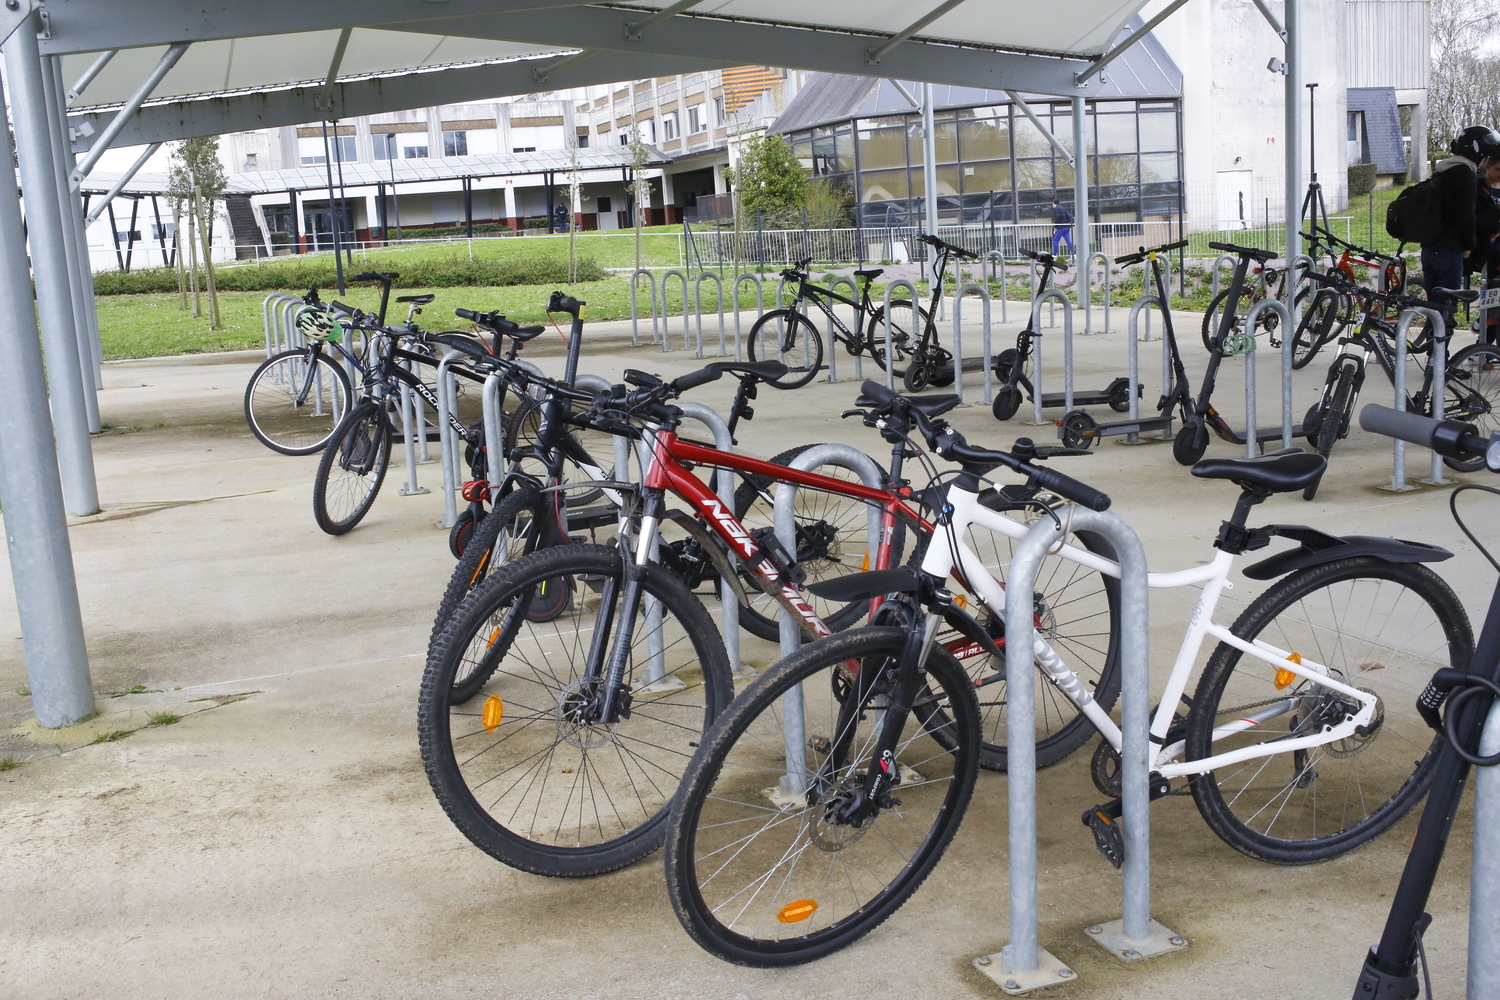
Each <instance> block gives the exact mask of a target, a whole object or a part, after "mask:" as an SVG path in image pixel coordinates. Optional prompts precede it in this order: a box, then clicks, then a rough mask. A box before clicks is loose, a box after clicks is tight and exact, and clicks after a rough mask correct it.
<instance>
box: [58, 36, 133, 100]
mask: <svg viewBox="0 0 1500 1000" xmlns="http://www.w3.org/2000/svg"><path fill="white" fill-rule="evenodd" d="M119 51H120V50H119V49H108V50H106V51H104V52H101V53H99V58H98V59H95V60H94V61H93V63H91V64H90V65H89V68H88V69H86V70H84V71H83V75H82V76H80V77H79V78H78V82H77V83H75V84H73V86H71V87H69V88H68V93H67V95H66V98H65V99H66V100H67V102H68V106H69V107H72V105H73V102H74V101H76V100H78V98H79V95H81V94H82V93H83V91H84V88H85V87H87V86H88V85H89V84H91V83H93V82H94V77H96V76H98V75H99V71H100V70H102V69H103V68H104V67H105V66H108V65H109V61H110V60H111V59H113V58H114V57H115V53H116V52H119Z"/></svg>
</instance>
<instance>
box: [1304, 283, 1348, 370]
mask: <svg viewBox="0 0 1500 1000" xmlns="http://www.w3.org/2000/svg"><path fill="white" fill-rule="evenodd" d="M1347 311H1348V304H1347V302H1346V301H1345V299H1344V297H1343V296H1342V295H1340V294H1339V293H1338V292H1336V291H1334V290H1333V289H1331V288H1324V289H1320V290H1319V291H1318V294H1317V295H1316V296H1314V298H1313V301H1312V305H1311V306H1310V307H1309V308H1308V310H1307V311H1306V312H1305V313H1303V314H1302V319H1301V320H1299V321H1298V323H1297V330H1296V332H1295V333H1294V334H1293V336H1292V367H1293V368H1294V369H1299V370H1300V369H1302V368H1305V367H1307V365H1308V363H1309V362H1310V361H1312V359H1313V358H1314V357H1316V356H1317V354H1318V352H1319V351H1320V350H1322V349H1323V345H1324V344H1326V343H1328V342H1329V341H1330V340H1332V339H1333V338H1334V337H1336V336H1337V335H1338V329H1339V328H1340V327H1341V324H1342V322H1343V320H1344V318H1345V314H1346V312H1347Z"/></svg>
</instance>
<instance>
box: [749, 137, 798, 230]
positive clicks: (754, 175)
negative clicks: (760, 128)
mask: <svg viewBox="0 0 1500 1000" xmlns="http://www.w3.org/2000/svg"><path fill="white" fill-rule="evenodd" d="M739 160H740V162H739V166H738V168H736V170H735V185H734V186H735V188H736V189H737V190H738V191H739V193H740V204H741V206H742V208H743V209H744V211H746V212H765V213H773V212H783V211H785V210H787V209H794V208H799V207H801V205H802V203H803V199H804V198H805V197H806V188H807V178H806V176H805V175H804V174H803V172H802V164H801V163H799V162H798V161H797V157H796V156H795V155H794V154H793V152H792V144H791V143H789V142H787V141H786V138H785V137H783V136H779V135H758V136H752V137H751V138H750V139H748V140H746V142H745V144H744V145H743V146H742V147H741V150H740V158H739Z"/></svg>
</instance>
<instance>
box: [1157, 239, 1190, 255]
mask: <svg viewBox="0 0 1500 1000" xmlns="http://www.w3.org/2000/svg"><path fill="white" fill-rule="evenodd" d="M1189 242H1191V241H1189V240H1178V241H1177V242H1176V243H1168V244H1167V245H1166V246H1160V247H1157V248H1156V252H1157V253H1166V252H1167V251H1168V250H1181V249H1182V248H1183V247H1185V246H1187V245H1188V243H1189Z"/></svg>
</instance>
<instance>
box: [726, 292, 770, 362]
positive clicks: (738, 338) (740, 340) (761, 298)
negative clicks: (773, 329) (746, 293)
mask: <svg viewBox="0 0 1500 1000" xmlns="http://www.w3.org/2000/svg"><path fill="white" fill-rule="evenodd" d="M746 281H748V282H750V283H752V284H753V285H755V318H756V319H757V320H758V319H760V318H761V317H762V316H764V315H765V314H766V286H765V285H764V284H763V283H762V282H761V280H760V275H758V274H741V275H739V276H738V277H736V278H735V279H734V284H733V286H731V288H730V292H729V299H730V303H731V305H732V306H733V308H734V360H736V361H742V360H744V357H745V355H744V353H743V352H744V349H745V338H744V335H743V334H741V333H740V285H741V284H743V283H744V282H746ZM752 325H753V324H752Z"/></svg>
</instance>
